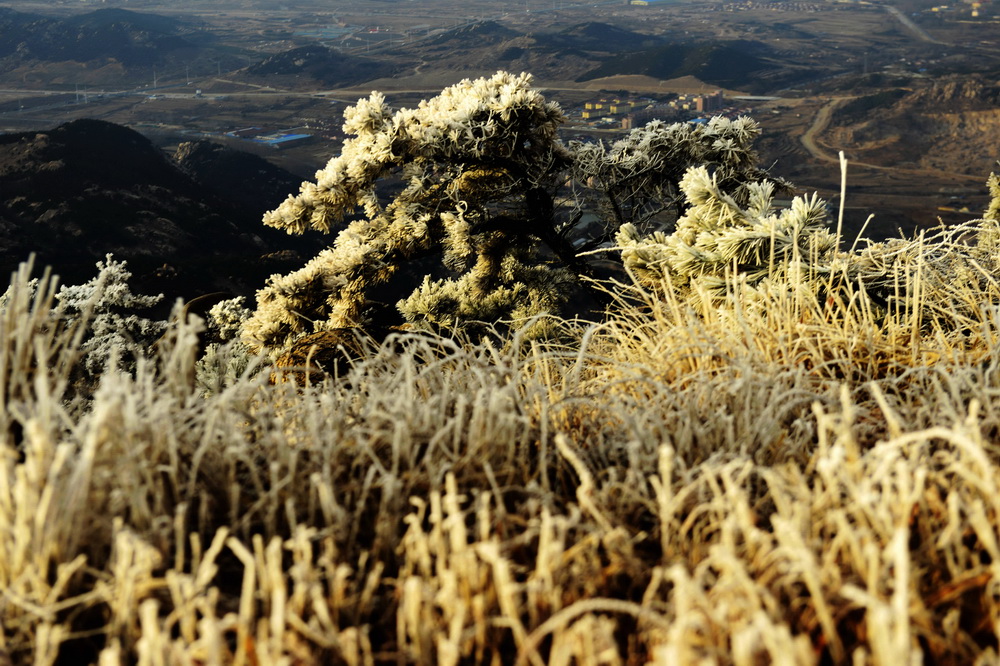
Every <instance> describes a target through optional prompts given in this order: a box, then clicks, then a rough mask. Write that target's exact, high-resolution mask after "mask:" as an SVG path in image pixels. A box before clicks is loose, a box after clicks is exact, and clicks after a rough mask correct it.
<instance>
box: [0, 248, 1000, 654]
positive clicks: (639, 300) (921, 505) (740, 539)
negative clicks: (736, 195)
mask: <svg viewBox="0 0 1000 666" xmlns="http://www.w3.org/2000/svg"><path fill="white" fill-rule="evenodd" d="M913 247H916V248H917V249H916V250H912V248H913ZM920 247H921V246H920V245H919V243H917V244H914V245H913V246H911V250H912V251H909V252H903V251H900V252H898V253H897V254H896V255H894V256H895V257H896V261H897V264H899V265H900V273H899V275H901V276H903V278H904V279H903V283H904V286H907V287H908V288H906V289H901V290H900V291H899V292H897V294H896V296H897V297H898V299H901V300H897V301H896V303H897V304H896V306H895V310H893V309H891V308H890V309H889V310H884V309H883V310H879V309H878V308H874V307H872V306H871V304H870V303H869V301H868V300H866V298H864V295H863V294H862V293H861V292H860V291H851V290H850V289H848V290H847V291H844V292H838V294H836V295H829V296H827V295H824V296H816V295H815V294H814V293H812V292H809V291H806V290H801V289H799V290H781V289H771V290H758V292H756V293H755V296H754V299H752V300H744V299H741V298H739V285H738V284H734V286H732V287H731V289H730V291H729V296H728V297H727V298H723V299H721V300H718V299H716V300H713V299H711V298H707V297H706V298H704V299H701V301H700V302H701V303H703V305H701V306H699V307H697V308H692V307H691V306H687V305H684V304H683V303H681V302H680V301H677V300H676V299H673V300H672V299H671V298H669V297H667V298H659V297H653V296H652V295H651V294H650V293H648V292H642V291H639V290H636V289H633V290H631V291H630V292H629V293H627V294H625V293H624V292H623V293H622V295H621V296H620V301H619V303H618V307H616V308H615V310H614V312H613V314H612V315H610V316H609V317H608V319H607V320H606V321H605V322H604V323H602V324H599V325H588V324H584V323H579V322H559V323H558V326H559V327H560V328H561V330H562V334H561V335H559V336H556V337H554V338H553V341H551V342H545V341H539V340H537V339H531V338H527V337H521V336H519V335H517V334H513V335H510V336H500V335H498V336H496V337H494V338H492V339H487V340H485V341H483V342H481V343H476V344H471V343H468V342H465V341H462V340H458V339H449V338H443V337H437V336H432V335H428V334H417V333H400V334H394V335H393V336H391V337H390V338H389V339H388V340H386V342H385V343H384V344H383V345H382V346H378V345H376V344H372V345H370V346H369V347H370V348H369V350H368V352H367V353H366V354H365V355H364V357H363V358H361V359H360V360H356V361H355V362H353V363H347V364H338V368H337V372H336V374H335V376H333V377H331V378H328V379H325V380H324V381H322V382H316V383H312V384H310V385H308V386H305V387H301V386H296V385H295V384H294V383H277V384H275V383H271V382H270V381H269V375H270V373H269V372H260V373H256V374H254V373H252V372H251V371H249V370H248V371H247V372H246V374H245V375H244V376H243V377H242V378H241V379H239V380H237V381H235V382H232V383H230V384H229V385H220V387H219V389H218V390H217V391H215V392H213V393H211V394H210V395H207V396H205V395H203V394H202V393H201V391H200V389H197V388H194V387H195V383H194V381H193V380H192V377H193V375H194V364H195V361H196V353H195V349H196V348H197V344H198V343H197V336H196V333H197V326H196V324H191V323H187V324H177V325H176V326H175V327H174V329H173V330H172V332H171V333H170V334H169V335H168V338H167V339H166V340H165V341H163V342H162V343H161V344H160V345H159V346H158V348H157V349H156V350H155V352H156V354H157V357H156V358H153V359H150V360H148V361H141V362H140V363H139V365H138V368H137V369H136V371H135V373H134V374H125V373H115V374H105V375H104V376H103V377H102V379H101V384H100V387H99V388H98V389H97V390H96V392H95V393H94V394H93V396H91V397H90V398H88V399H87V400H84V399H83V398H80V397H75V394H74V387H73V384H72V382H71V375H72V369H73V368H74V366H75V365H76V364H78V363H79V361H80V358H79V357H80V352H79V345H80V340H79V336H78V335H77V329H75V328H74V327H72V326H69V327H67V326H64V325H61V324H60V319H59V316H58V314H59V313H58V308H57V307H56V305H55V303H54V300H53V298H52V293H51V290H50V289H47V288H46V285H45V284H44V281H43V284H42V286H41V288H39V289H37V290H35V291H34V292H33V293H32V290H31V289H29V288H28V284H27V282H28V280H27V278H28V276H27V272H26V270H25V271H22V272H21V274H19V275H18V276H17V277H16V278H15V283H14V286H13V289H12V290H11V292H10V296H9V298H8V300H7V302H6V305H5V306H4V307H3V308H2V309H0V313H2V314H0V401H2V408H3V409H2V410H0V437H2V438H3V439H2V449H0V452H2V455H0V533H2V535H3V538H2V539H0V590H2V592H0V625H2V631H0V662H5V663H34V664H54V663H88V662H97V663H100V664H118V663H138V664H150V665H153V664H230V663H233V664H310V663H344V664H352V665H353V664H366V665H367V664H383V663H386V664H387V663H392V664H410V663H413V664H474V663H482V664H532V665H536V664H571V663H579V664H638V663H646V662H654V663H660V664H734V665H737V666H749V665H751V664H761V663H775V664H813V663H853V664H859V665H860V664H903V663H906V664H919V663H933V664H971V663H979V664H989V663H996V662H997V660H998V659H1000V656H998V652H997V650H998V637H1000V594H998V589H1000V588H998V585H1000V582H998V581H1000V575H998V574H1000V570H998V568H997V567H998V566H1000V534H998V524H1000V445H998V442H1000V440H998V434H1000V346H998V341H1000V312H998V309H997V303H1000V294H998V293H997V289H996V287H995V285H994V284H993V283H992V282H991V281H990V280H981V281H976V280H971V279H965V280H960V281H953V282H949V281H948V280H947V279H946V278H947V275H948V274H947V273H942V272H941V271H937V270H935V269H934V266H933V265H932V263H933V262H934V261H936V260H937V259H935V257H937V256H938V255H939V254H940V253H938V254H935V253H934V252H932V251H930V250H927V251H924V250H921V249H920ZM960 247H961V246H960V244H958V243H957V242H956V243H954V244H953V245H951V246H949V252H950V253H951V254H949V256H951V255H953V254H954V253H955V252H959V251H960ZM907 280H910V281H911V282H907ZM913 284H920V285H922V287H921V288H916V289H914V288H909V287H911V286H912V285H913ZM984 285H985V286H984ZM709 303H712V304H711V305H709ZM946 303H954V304H955V307H954V309H953V310H949V309H948V308H947V307H945V306H944V305H943V304H946ZM932 306H933V312H934V317H932V318H929V319H928V318H926V317H921V316H919V313H921V312H926V311H927V309H928V308H930V307H932ZM951 311H953V312H954V313H955V315H954V316H953V317H952V318H951V319H949V318H948V317H949V314H948V313H949V312H951ZM312 376H313V375H311V374H310V375H307V377H312Z"/></svg>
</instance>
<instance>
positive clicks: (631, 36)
mask: <svg viewBox="0 0 1000 666" xmlns="http://www.w3.org/2000/svg"><path fill="white" fill-rule="evenodd" d="M539 41H542V42H544V44H545V46H547V47H548V48H553V49H557V48H566V49H576V50H579V51H592V52H596V53H600V52H619V51H636V50H639V49H642V48H650V47H653V46H655V45H656V44H657V43H658V42H659V41H661V40H660V39H659V38H657V37H654V36H652V35H644V34H642V33H641V32H633V31H631V30H625V29H623V28H619V27H617V26H614V25H609V24H607V23H598V22H594V21H591V22H589V23H580V24H578V25H574V26H570V27H569V28H566V29H564V30H560V31H559V32H555V33H549V34H546V35H545V36H544V37H541V38H540V40H539Z"/></svg>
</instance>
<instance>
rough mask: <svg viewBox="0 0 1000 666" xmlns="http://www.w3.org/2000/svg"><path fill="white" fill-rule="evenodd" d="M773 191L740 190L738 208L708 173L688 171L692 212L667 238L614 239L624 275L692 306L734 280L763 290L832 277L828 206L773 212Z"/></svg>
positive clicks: (799, 205) (814, 202)
mask: <svg viewBox="0 0 1000 666" xmlns="http://www.w3.org/2000/svg"><path fill="white" fill-rule="evenodd" d="M774 189H775V188H774V185H773V184H772V183H770V182H767V181H762V182H757V183H747V184H745V185H743V190H744V196H745V199H746V206H745V207H743V206H741V205H740V204H739V203H737V201H736V200H735V199H734V198H733V197H732V196H730V195H729V194H727V193H726V192H725V191H724V190H723V189H722V188H721V187H720V185H719V178H718V176H717V175H716V174H711V175H710V174H709V172H708V170H707V169H706V168H705V167H697V168H693V169H689V170H688V171H687V173H686V174H685V175H684V178H683V179H682V180H681V190H682V192H683V194H684V196H685V198H686V200H687V202H688V204H689V205H690V208H688V210H687V212H686V213H685V214H684V215H683V216H682V217H681V218H680V219H679V220H678V221H677V228H676V230H675V231H674V232H673V233H671V234H666V233H663V232H655V233H653V234H651V235H648V236H642V235H641V234H640V233H639V231H638V230H637V229H636V227H635V226H634V225H632V224H626V225H623V226H622V227H621V229H620V230H619V232H618V236H617V241H618V245H619V246H620V247H621V250H622V259H623V261H624V264H625V267H626V268H627V269H628V270H629V271H630V273H631V274H632V276H633V277H634V279H635V280H636V281H637V282H638V283H639V284H640V285H643V286H645V287H647V288H654V289H658V288H664V287H667V288H670V289H673V290H676V291H677V292H678V293H680V294H683V295H687V296H689V297H691V298H692V299H695V300H697V299H699V298H701V294H708V295H714V296H721V295H724V294H725V292H726V289H727V287H728V286H729V285H730V284H731V283H732V280H731V279H730V278H731V277H733V276H734V275H735V274H737V273H738V274H739V275H740V277H741V278H742V279H743V281H744V282H745V283H746V284H747V285H749V286H750V287H751V288H752V287H754V286H756V285H760V284H762V283H765V282H773V281H775V280H780V281H785V280H787V278H788V277H789V276H790V275H792V277H794V279H795V280H796V281H798V282H800V283H801V282H807V281H815V280H816V279H817V278H818V277H825V276H826V275H829V274H830V272H831V270H832V265H833V262H834V259H835V257H836V251H837V237H836V235H835V234H834V233H832V232H830V231H829V228H828V227H829V225H828V223H827V220H826V213H825V204H824V202H823V201H822V200H820V199H818V198H817V197H816V196H813V197H810V198H801V197H796V198H795V199H794V200H793V201H792V205H791V207H789V208H787V209H784V210H781V211H777V210H775V208H774V205H773V203H774Z"/></svg>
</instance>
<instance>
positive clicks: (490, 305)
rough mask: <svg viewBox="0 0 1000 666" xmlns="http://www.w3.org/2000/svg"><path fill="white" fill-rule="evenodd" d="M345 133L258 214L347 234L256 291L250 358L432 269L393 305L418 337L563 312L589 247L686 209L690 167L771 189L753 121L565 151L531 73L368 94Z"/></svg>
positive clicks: (361, 316)
mask: <svg viewBox="0 0 1000 666" xmlns="http://www.w3.org/2000/svg"><path fill="white" fill-rule="evenodd" d="M345 120H346V122H345V124H344V130H345V132H346V133H348V134H350V135H352V137H351V138H349V139H348V140H347V141H345V142H344V145H343V150H342V152H341V154H340V155H339V156H337V157H334V158H333V159H332V160H330V162H329V163H328V164H327V166H326V167H325V168H324V169H323V170H321V171H319V172H318V173H317V174H316V181H315V182H314V183H312V182H307V183H303V185H302V187H301V190H300V192H299V193H298V194H296V195H293V196H290V197H289V198H288V199H287V200H286V201H285V202H284V203H282V204H281V206H279V207H278V208H277V209H276V210H274V211H272V212H270V213H268V214H267V215H265V217H264V222H265V224H268V225H270V226H273V227H277V228H281V229H285V230H286V231H288V232H289V233H302V232H303V231H305V230H306V229H310V228H311V229H317V230H319V231H322V232H331V231H334V230H339V233H338V234H337V237H336V240H335V242H334V244H333V246H332V247H331V248H329V249H327V250H324V251H323V252H321V253H320V254H319V255H318V256H317V257H315V258H314V259H312V260H311V261H309V262H308V263H307V264H306V266H305V267H303V268H302V269H300V270H298V271H295V272H293V273H291V274H289V275H284V276H280V275H275V276H272V277H271V278H270V279H269V280H268V282H267V284H266V285H265V287H264V288H263V289H261V290H260V291H259V292H258V294H257V308H256V311H255V312H254V314H253V316H252V317H251V318H250V319H249V320H248V322H247V323H246V325H245V326H244V329H243V339H244V341H245V342H246V343H247V344H248V345H250V346H251V347H253V348H256V349H263V350H266V351H268V352H270V353H272V354H277V353H280V352H281V350H282V349H285V348H287V347H288V346H289V345H290V344H292V343H293V342H294V341H295V340H297V339H299V338H301V337H303V336H305V335H308V334H311V333H314V332H317V331H323V330H331V329H337V328H343V327H352V326H364V325H365V324H366V317H365V311H366V310H365V306H366V302H367V301H368V300H369V299H371V298H372V294H373V292H374V291H375V290H376V289H377V288H379V287H380V286H382V285H385V284H386V283H387V282H389V281H390V280H391V279H392V278H393V277H394V276H397V275H398V274H400V271H401V268H403V267H404V266H405V265H407V264H412V262H415V261H417V260H421V261H423V262H425V263H423V264H421V265H424V266H425V265H426V262H427V261H428V260H432V261H433V262H434V263H436V264H437V268H433V269H427V270H423V271H422V272H423V274H424V277H422V279H421V278H417V279H416V280H415V281H414V283H413V285H412V289H413V291H412V293H411V294H410V295H409V296H408V297H406V298H403V299H401V300H400V301H399V303H398V304H397V309H398V310H399V312H400V315H401V317H402V319H404V320H405V321H406V322H409V323H411V324H417V325H429V326H432V327H437V328H462V327H468V326H470V325H471V326H476V325H479V324H481V323H483V322H485V323H487V324H492V323H495V322H497V321H499V320H505V319H523V318H526V317H531V316H534V315H539V314H544V313H555V312H557V311H558V310H559V308H560V307H561V306H562V305H563V304H564V303H565V301H566V299H567V295H568V294H570V293H571V292H572V291H573V289H574V288H576V287H577V286H578V285H579V278H580V277H581V276H585V275H588V273H589V268H590V267H589V264H588V263H587V262H586V261H584V260H583V259H581V258H580V256H579V255H578V253H579V252H580V251H581V249H587V248H591V247H596V246H597V245H600V244H602V243H605V244H607V243H609V242H610V241H611V240H612V239H613V238H614V236H615V234H616V232H617V231H618V229H619V228H620V227H621V226H622V225H623V224H626V223H632V224H639V225H643V224H646V223H647V222H649V221H651V220H654V219H656V218H657V217H658V216H660V215H661V213H663V212H664V211H666V210H667V209H669V208H671V207H675V208H679V205H678V198H677V182H678V181H679V179H680V177H681V176H682V175H683V173H684V170H685V169H686V168H687V167H688V166H693V165H699V164H705V163H708V164H710V165H712V167H713V169H715V170H716V171H717V173H718V176H717V178H718V182H719V186H720V187H721V188H723V189H726V190H728V191H731V192H732V193H733V196H736V197H737V198H739V197H742V196H743V194H742V192H743V189H744V188H745V187H746V185H747V184H748V183H751V182H755V181H757V180H760V179H761V178H762V176H763V172H762V171H761V170H759V169H757V167H756V166H755V163H756V155H754V154H753V151H752V149H751V147H750V144H751V143H752V140H753V138H754V136H756V132H757V130H756V126H755V125H754V124H753V123H752V121H749V120H748V119H740V120H737V121H728V120H724V119H715V120H713V121H712V122H710V123H708V124H707V125H703V126H698V125H693V124H689V123H679V124H675V125H666V124H663V123H657V122H654V123H651V124H650V125H647V126H646V127H644V128H641V129H639V130H636V131H634V132H633V133H632V134H631V135H630V136H629V137H627V138H626V139H625V140H623V141H621V142H618V143H615V144H613V145H612V146H610V147H609V146H604V145H602V144H582V143H573V144H570V145H569V146H567V145H564V144H563V143H562V142H561V141H560V140H559V138H558V137H557V130H558V128H559V125H560V124H561V123H562V122H563V120H564V117H563V114H562V112H561V110H560V109H559V107H558V105H557V104H555V103H552V102H548V101H546V100H545V98H544V97H543V96H542V95H541V94H540V93H539V92H538V91H537V90H535V89H533V88H532V87H531V77H530V76H529V75H527V74H520V75H514V74H510V73H506V72H498V73H497V74H496V75H494V76H493V77H490V78H483V79H477V80H474V81H470V80H465V81H462V82H461V83H459V84H457V85H455V86H452V87H450V88H446V89H445V90H444V91H442V93H441V94H440V95H438V96H436V97H433V98H431V99H429V100H425V101H422V102H421V103H420V104H419V105H418V106H417V108H412V109H409V108H403V109H399V110H394V109H392V108H390V107H389V106H388V105H387V104H386V101H385V98H384V97H383V96H382V95H381V94H379V93H372V95H371V96H370V97H369V98H368V99H362V100H359V102H358V104H357V105H356V106H354V107H351V108H349V109H348V110H347V111H346V112H345ZM587 212H589V213H590V215H585V213H587ZM358 213H360V219H355V220H353V221H350V222H349V223H348V224H347V225H346V227H345V226H343V223H344V221H345V220H348V219H350V218H351V217H352V216H355V215H356V214H358ZM595 217H596V218H598V220H599V221H600V222H603V224H599V225H595V224H594V218H595ZM595 227H596V231H595V230H594V229H595Z"/></svg>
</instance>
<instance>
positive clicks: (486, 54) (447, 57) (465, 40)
mask: <svg viewBox="0 0 1000 666" xmlns="http://www.w3.org/2000/svg"><path fill="white" fill-rule="evenodd" d="M659 41H660V39H659V38H658V37H656V36H652V35H645V34H642V33H637V32H632V31H629V30H624V29H621V28H617V27H615V26H612V25H608V24H606V23H597V22H588V23H580V24H577V25H574V26H570V27H568V28H564V29H561V30H557V31H554V32H537V33H523V32H518V31H516V30H513V29H511V28H508V27H506V26H504V25H502V24H500V23H497V22H496V21H483V22H481V23H476V24H473V25H468V26H463V27H460V28H456V29H454V30H449V31H446V32H444V33H441V34H440V35H438V36H436V37H435V38H433V39H431V40H428V41H425V42H420V43H417V44H414V45H410V46H407V47H406V51H405V53H406V54H407V55H410V56H413V57H415V58H418V59H420V60H421V61H422V63H423V65H422V66H421V69H424V68H426V69H434V70H444V71H454V72H461V73H463V74H465V73H467V74H468V75H470V76H471V75H479V74H491V73H493V72H495V71H496V70H497V69H507V70H510V71H527V72H531V73H532V74H534V75H535V76H537V77H538V78H539V79H544V80H550V81H551V80H559V79H563V80H573V79H576V78H578V77H580V76H582V75H584V74H585V73H587V72H589V71H593V70H594V69H596V68H597V67H599V66H600V65H601V64H602V63H603V62H604V61H605V59H606V58H607V57H608V56H609V55H611V54H618V53H622V52H627V51H635V50H639V49H642V48H644V47H646V48H648V47H649V46H651V45H654V44H657V43H658V42H659Z"/></svg>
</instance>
